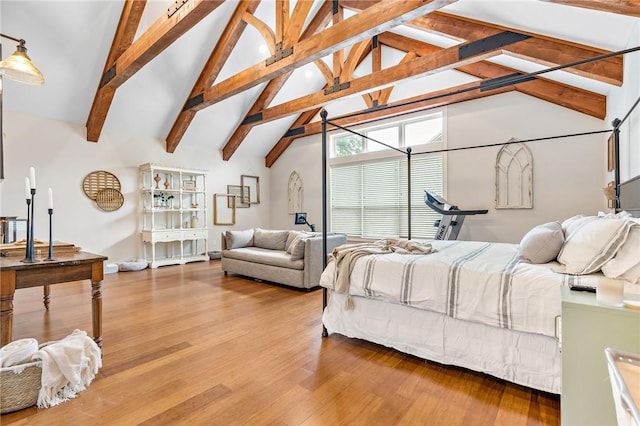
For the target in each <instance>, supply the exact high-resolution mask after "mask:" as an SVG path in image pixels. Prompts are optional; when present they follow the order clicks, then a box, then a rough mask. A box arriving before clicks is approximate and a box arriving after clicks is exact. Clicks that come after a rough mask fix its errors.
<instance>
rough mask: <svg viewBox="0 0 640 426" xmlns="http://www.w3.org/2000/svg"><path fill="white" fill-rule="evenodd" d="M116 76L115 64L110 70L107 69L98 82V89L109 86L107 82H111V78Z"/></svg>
mask: <svg viewBox="0 0 640 426" xmlns="http://www.w3.org/2000/svg"><path fill="white" fill-rule="evenodd" d="M115 76H116V64H113V65H112V66H111V68H109V69H108V70H107V71H106V72H105V73H104V74H103V75H102V79H101V80H100V87H104V86H106V85H107V84H109V82H110V81H111V80H113V77H115Z"/></svg>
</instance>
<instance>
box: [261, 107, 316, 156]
mask: <svg viewBox="0 0 640 426" xmlns="http://www.w3.org/2000/svg"><path fill="white" fill-rule="evenodd" d="M321 109H322V108H314V109H311V110H309V111H305V112H303V113H302V114H300V115H299V116H298V118H296V121H294V122H293V124H292V125H291V128H292V129H297V128H300V127H303V126H305V125H306V124H307V123H309V122H310V121H311V120H313V117H315V116H316V115H317V114H318V113H319V112H320V110H321ZM296 138H297V137H296V136H287V135H285V136H283V137H282V138H281V139H280V140H279V141H278V143H276V144H275V145H274V146H273V148H271V150H270V151H269V153H268V154H267V156H266V157H265V159H264V165H265V166H266V167H271V166H273V163H275V162H276V160H277V159H278V158H280V156H281V155H282V154H283V153H284V152H285V151H286V150H287V148H289V145H291V143H292V142H293V141H294V140H295V139H296Z"/></svg>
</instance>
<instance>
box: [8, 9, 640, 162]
mask: <svg viewBox="0 0 640 426" xmlns="http://www.w3.org/2000/svg"><path fill="white" fill-rule="evenodd" d="M3 3H5V4H6V3H7V2H3ZM8 3H9V4H11V3H12V2H11V1H9V2H8ZM16 3H17V2H16ZM27 3H29V2H27ZM42 3H46V2H42ZM55 3H65V6H66V7H67V6H68V7H73V6H72V5H67V4H66V3H74V2H55ZM86 3H96V4H95V5H92V10H93V11H94V13H95V11H96V10H102V12H103V13H105V14H108V15H109V16H110V18H109V19H104V20H100V19H97V21H100V23H101V25H104V26H105V28H98V29H97V30H98V34H99V35H100V38H101V41H100V42H99V43H97V44H99V46H95V47H96V49H95V50H96V51H97V52H98V53H100V54H101V55H102V58H101V59H100V58H97V57H98V53H93V54H92V55H91V56H92V57H93V58H97V59H96V60H97V61H99V62H100V63H98V64H94V65H93V69H94V70H95V75H92V76H86V77H87V78H88V79H90V80H91V81H94V82H97V84H96V85H95V86H94V87H93V88H92V89H90V91H89V92H87V90H84V92H83V96H85V97H86V100H85V101H83V102H84V105H85V106H87V108H86V112H85V114H86V115H85V117H86V116H88V118H87V119H86V129H87V140H88V141H92V142H100V135H101V133H102V131H103V128H104V127H105V125H106V124H107V123H109V126H106V127H112V128H113V127H118V122H117V121H118V120H119V119H120V118H119V117H120V116H121V113H120V114H118V113H115V110H116V109H118V108H119V107H120V106H122V105H123V101H124V100H123V99H120V100H119V99H118V97H119V95H120V93H122V95H123V96H126V97H127V98H132V94H131V91H130V90H129V88H130V87H131V86H137V87H144V88H145V90H150V91H151V92H148V91H147V92H145V96H144V97H145V98H146V100H147V103H148V104H149V103H151V104H153V103H154V100H158V102H159V101H160V100H161V99H162V100H164V101H166V100H167V99H168V98H169V96H164V95H161V96H160V95H159V96H157V99H156V94H155V93H154V92H153V90H158V91H159V92H171V96H170V98H171V99H172V102H173V105H171V106H170V107H168V108H166V109H165V110H164V114H161V117H160V119H162V120H163V122H162V125H161V126H159V130H154V132H155V133H156V134H153V135H151V136H154V137H159V138H161V139H163V140H164V141H165V142H166V150H167V152H174V151H176V150H179V149H180V146H181V144H188V143H194V142H193V141H194V140H196V139H197V140H198V141H199V142H198V143H208V144H210V145H211V146H213V147H215V149H219V150H220V152H221V155H222V157H223V159H225V160H230V159H232V157H233V155H234V153H236V152H237V151H238V150H239V149H240V148H241V147H244V146H247V145H251V148H252V149H255V150H256V152H259V153H260V152H262V153H263V155H265V164H266V165H267V166H268V167H270V166H271V165H273V164H274V162H275V161H276V160H277V159H278V157H279V156H280V155H281V154H282V153H283V152H284V151H285V150H286V149H287V147H288V146H289V145H290V144H291V143H292V142H293V140H295V139H296V138H299V137H303V136H307V135H311V134H316V133H319V132H320V125H319V121H318V118H317V117H318V112H319V111H320V110H321V108H328V109H330V107H333V109H332V110H331V109H330V112H335V114H331V115H334V116H335V115H340V114H342V113H347V112H349V113H353V112H357V111H367V112H369V113H368V114H349V117H348V118H344V119H341V120H339V121H340V122H341V123H342V124H356V123H360V122H364V121H366V120H372V119H377V118H381V117H387V116H393V115H398V114H402V113H406V112H409V111H416V110H421V109H426V108H432V107H436V106H441V105H447V104H450V103H455V102H463V101H468V100H472V99H477V98H481V97H486V96H493V95H496V94H499V93H504V92H508V91H517V92H520V93H523V94H526V95H529V96H533V97H535V98H538V99H542V100H544V101H547V102H552V103H555V104H558V105H561V106H563V107H565V108H569V109H572V110H574V111H577V112H580V113H583V114H587V115H590V116H593V117H596V118H600V119H602V118H604V117H605V115H606V96H607V93H608V91H609V90H610V88H611V87H615V86H620V85H622V83H623V81H624V78H626V77H628V76H624V75H623V56H624V55H622V54H615V52H619V51H621V50H623V49H625V48H629V47H632V48H633V47H635V46H629V45H628V41H629V40H630V37H631V35H632V34H633V31H638V26H639V25H640V0H627V1H624V0H616V1H609V0H579V1H578V0H551V1H536V0H519V1H477V0H476V1H474V0H458V1H456V0H432V1H423V0H403V1H400V0H335V1H332V0H326V1H322V0H314V1H311V0H304V1H297V2H296V1H281V0H262V1H260V0H253V1H242V2H239V1H232V0H227V1H224V0H179V1H176V2H159V1H149V2H147V1H144V0H126V1H123V2H86ZM114 3H115V4H114ZM100 4H102V6H100ZM14 6H15V5H14ZM9 7H11V6H5V5H3V6H2V8H3V15H6V14H5V13H4V11H5V10H11V9H8V8H9ZM77 7H78V8H82V7H86V5H85V6H79V5H77ZM100 7H102V9H99V8H100ZM76 12H77V11H76ZM116 12H117V13H118V14H119V18H117V17H116V15H115V14H116ZM34 13H35V12H34ZM70 15H72V14H69V16H70ZM109 22H110V25H113V28H112V29H109V28H106V26H107V25H108V24H109ZM2 24H3V25H4V24H5V19H4V17H3V21H2ZM86 31H87V34H91V35H88V36H87V37H89V38H90V39H91V40H95V35H96V34H93V33H92V32H91V31H90V28H87V29H86ZM111 34H113V35H111ZM21 37H24V38H27V37H26V36H24V35H21ZM76 37H78V35H76ZM80 37H82V35H80ZM28 41H29V40H28ZM30 43H31V41H30ZM109 44H110V48H108V50H105V48H104V47H102V48H100V46H108V45H109ZM31 51H33V52H35V51H36V48H35V47H33V46H31ZM612 52H614V54H612ZM194 58H196V59H194ZM163 59H164V60H163ZM594 59H598V60H594ZM34 61H35V59H34ZM99 67H102V68H99ZM553 67H557V70H555V71H553V72H547V70H548V69H549V68H553ZM147 70H149V72H147ZM45 75H46V72H45ZM160 75H162V76H164V77H165V78H166V80H165V81H164V83H163V86H162V87H160V88H158V87H156V88H155V89H154V88H153V87H150V86H149V85H145V83H144V80H143V78H144V77H147V78H148V77H150V76H153V77H154V78H157V77H158V76H160ZM179 75H181V76H182V77H180V78H179V77H178V76H179ZM174 76H175V77H176V78H175V79H174V78H172V77H174ZM634 78H638V77H637V76H635V77H634ZM147 81H148V80H147ZM167 85H168V86H169V88H167ZM96 87H97V89H96ZM408 88H409V89H408ZM91 93H93V94H94V95H93V97H92V98H91V96H90V94H91ZM136 93H138V94H139V93H140V92H139V90H138V91H137V92H136ZM131 102H136V101H131ZM87 104H90V105H87ZM125 109H126V107H125ZM153 111H154V108H153V107H151V106H148V107H146V108H145V109H143V110H142V111H137V114H140V115H146V114H151V113H153ZM70 121H73V119H71V120H70ZM123 121H126V120H123ZM260 129H268V130H266V131H262V130H260ZM158 133H164V134H158ZM256 141H259V142H256Z"/></svg>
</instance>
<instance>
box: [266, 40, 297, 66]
mask: <svg viewBox="0 0 640 426" xmlns="http://www.w3.org/2000/svg"><path fill="white" fill-rule="evenodd" d="M291 55H293V46H291V47H287V48H286V49H283V48H282V42H281V41H279V42H278V43H276V52H275V53H274V54H273V56H271V57H270V58H267V59H266V60H265V65H266V66H269V65H272V64H275V63H276V62H278V61H280V60H282V59H284V58H286V57H287V56H291Z"/></svg>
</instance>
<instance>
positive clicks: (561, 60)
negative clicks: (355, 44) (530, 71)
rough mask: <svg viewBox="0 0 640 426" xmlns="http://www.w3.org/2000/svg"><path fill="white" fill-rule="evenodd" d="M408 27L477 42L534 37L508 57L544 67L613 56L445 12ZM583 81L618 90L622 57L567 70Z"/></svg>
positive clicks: (515, 47)
mask: <svg viewBox="0 0 640 426" xmlns="http://www.w3.org/2000/svg"><path fill="white" fill-rule="evenodd" d="M407 25H409V26H413V27H414V28H418V29H421V30H425V31H432V32H435V33H438V34H446V35H449V36H452V37H454V38H456V39H463V40H467V41H473V40H477V39H479V38H484V37H487V36H490V35H493V34H497V33H499V32H501V31H511V32H514V33H518V34H526V35H530V36H531V38H530V39H528V40H527V41H525V42H523V43H519V44H518V45H517V46H511V47H508V48H506V49H505V53H506V54H509V55H512V56H516V57H520V58H523V59H526V60H528V61H533V62H535V63H538V64H540V65H544V66H549V67H550V66H556V65H564V64H569V63H572V62H576V61H579V60H583V59H589V58H592V57H594V56H598V55H602V54H605V53H610V52H609V51H606V50H603V49H598V48H595V47H590V46H584V45H579V44H577V43H571V42H568V41H565V40H558V39H554V38H551V37H544V36H541V35H539V34H532V33H528V32H526V31H521V30H518V29H514V28H509V27H503V26H500V25H494V24H489V23H486V22H481V21H476V20H473V19H469V18H461V17H458V16H453V15H450V14H447V13H443V12H434V13H431V14H429V15H425V16H423V17H420V18H418V19H415V20H414V21H412V22H410V23H408V24H407ZM564 71H566V72H571V73H574V74H577V75H581V76H583V77H588V78H591V79H594V80H599V81H602V82H604V83H608V84H613V85H616V86H621V85H622V75H623V66H622V57H612V58H609V59H605V60H602V61H598V62H591V63H587V64H583V65H579V66H576V67H573V68H565V69H564Z"/></svg>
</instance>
